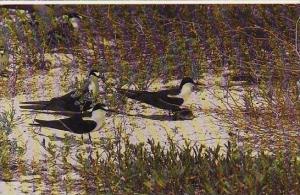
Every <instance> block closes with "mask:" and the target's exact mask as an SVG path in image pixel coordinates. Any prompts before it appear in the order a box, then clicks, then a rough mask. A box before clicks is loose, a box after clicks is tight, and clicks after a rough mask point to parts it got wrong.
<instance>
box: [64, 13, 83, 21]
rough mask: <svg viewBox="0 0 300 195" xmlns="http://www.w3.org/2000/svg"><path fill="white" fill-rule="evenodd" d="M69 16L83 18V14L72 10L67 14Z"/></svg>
mask: <svg viewBox="0 0 300 195" xmlns="http://www.w3.org/2000/svg"><path fill="white" fill-rule="evenodd" d="M67 16H68V17H69V19H71V18H77V19H79V20H81V16H80V15H79V14H78V13H76V12H70V13H68V14H67Z"/></svg>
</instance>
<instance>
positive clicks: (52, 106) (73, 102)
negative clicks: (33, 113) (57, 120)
mask: <svg viewBox="0 0 300 195" xmlns="http://www.w3.org/2000/svg"><path fill="white" fill-rule="evenodd" d="M79 99H80V96H79V95H77V94H76V91H71V92H69V93H67V94H65V95H63V96H60V97H55V98H52V99H51V100H49V101H29V102H21V104H27V105H21V106H20V108H22V109H31V110H51V111H72V112H80V111H81V108H80V105H79V102H78V101H79ZM29 104H31V105H29ZM91 105H92V102H91V101H85V102H84V104H83V105H82V106H83V110H84V111H85V110H88V109H90V108H91Z"/></svg>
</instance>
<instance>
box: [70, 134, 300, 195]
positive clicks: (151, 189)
mask: <svg viewBox="0 0 300 195" xmlns="http://www.w3.org/2000/svg"><path fill="white" fill-rule="evenodd" d="M122 141H123V144H122V152H120V150H117V149H116V146H117V142H116V141H114V140H107V141H106V142H101V144H99V145H98V146H96V148H98V149H99V148H101V152H100V151H99V150H97V151H96V152H95V155H87V154H86V153H85V152H84V151H78V152H77V153H76V161H77V166H76V169H74V170H73V171H74V172H75V173H76V174H78V175H80V177H81V179H79V180H76V181H73V182H71V180H72V179H71V178H69V183H68V184H69V185H68V188H69V189H72V185H74V186H73V189H75V188H76V189H77V190H78V191H82V192H85V193H95V194H101V193H111V194H133V193H141V194H195V193H200V194H297V193H299V192H300V191H299V188H298V185H299V183H300V175H299V170H300V162H299V159H298V160H297V158H299V156H297V155H295V154H294V153H293V154H286V153H276V154H272V155H269V154H266V153H264V152H258V153H257V154H256V155H253V151H252V150H248V151H243V150H241V149H239V148H238V147H237V145H236V144H231V143H230V142H229V143H228V144H227V145H226V146H225V148H223V149H222V148H221V147H220V146H218V147H216V148H206V147H205V146H203V145H200V146H199V145H192V144H191V143H189V142H185V145H183V146H179V145H178V144H177V143H176V142H174V141H173V140H171V139H169V142H168V146H162V145H161V144H160V143H156V142H155V141H154V140H148V142H147V143H140V144H131V143H130V142H129V141H128V139H125V138H124V139H123V140H122ZM287 158H288V160H287ZM67 164H68V163H67ZM69 170H70V171H71V169H69ZM70 185H71V186H70Z"/></svg>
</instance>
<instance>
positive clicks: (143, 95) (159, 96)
mask: <svg viewBox="0 0 300 195" xmlns="http://www.w3.org/2000/svg"><path fill="white" fill-rule="evenodd" d="M194 85H197V84H196V83H195V82H194V81H193V79H191V78H190V77H185V78H183V79H182V81H181V83H180V86H179V87H178V88H173V89H167V90H161V91H156V92H149V91H135V90H129V89H117V90H118V92H120V93H121V94H123V95H125V96H126V97H128V98H131V99H134V100H137V101H140V102H143V103H146V104H149V105H151V106H154V107H157V108H160V109H165V110H169V111H171V112H177V111H181V109H182V108H181V106H182V105H184V102H186V101H187V100H188V98H189V97H190V95H191V93H192V91H193V87H194Z"/></svg>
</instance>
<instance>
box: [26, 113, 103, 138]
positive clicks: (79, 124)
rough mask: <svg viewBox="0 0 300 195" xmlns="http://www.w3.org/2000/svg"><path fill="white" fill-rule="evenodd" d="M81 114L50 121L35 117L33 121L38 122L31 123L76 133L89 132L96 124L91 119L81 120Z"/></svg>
mask: <svg viewBox="0 0 300 195" xmlns="http://www.w3.org/2000/svg"><path fill="white" fill-rule="evenodd" d="M81 116H82V115H81V114H76V115H74V116H72V117H70V118H65V119H60V120H50V121H46V120H39V119H35V122H37V123H38V124H32V125H34V126H38V125H39V126H41V127H48V128H53V129H57V130H62V131H69V132H73V133H77V134H83V133H89V132H91V131H92V130H93V129H94V128H95V127H96V126H97V123H96V122H94V121H92V120H82V118H81Z"/></svg>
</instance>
